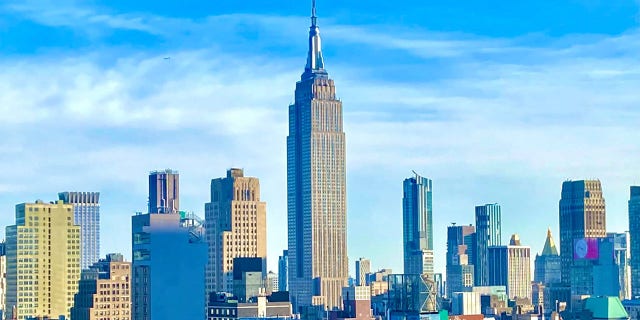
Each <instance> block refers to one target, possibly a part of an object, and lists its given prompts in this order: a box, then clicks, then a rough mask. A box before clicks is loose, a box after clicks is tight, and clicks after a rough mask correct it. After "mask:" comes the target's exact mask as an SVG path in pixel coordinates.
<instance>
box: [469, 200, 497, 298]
mask: <svg viewBox="0 0 640 320" xmlns="http://www.w3.org/2000/svg"><path fill="white" fill-rule="evenodd" d="M501 237H502V214H501V212H500V205H498V204H497V203H494V204H486V205H484V206H477V207H476V248H475V250H474V254H475V263H474V266H475V283H476V286H482V287H484V286H488V285H489V269H488V267H489V259H488V250H489V247H492V246H500V245H502V240H501Z"/></svg>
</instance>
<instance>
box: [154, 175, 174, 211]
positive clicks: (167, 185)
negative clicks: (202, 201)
mask: <svg viewBox="0 0 640 320" xmlns="http://www.w3.org/2000/svg"><path fill="white" fill-rule="evenodd" d="M178 211H180V174H179V173H178V171H174V170H171V169H167V170H164V171H153V172H151V173H150V174H149V213H178Z"/></svg>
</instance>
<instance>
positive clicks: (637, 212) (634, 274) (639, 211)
mask: <svg viewBox="0 0 640 320" xmlns="http://www.w3.org/2000/svg"><path fill="white" fill-rule="evenodd" d="M629 235H630V238H631V239H630V240H631V243H630V244H631V245H630V246H629V249H630V250H629V254H630V255H631V290H632V291H633V293H632V297H638V296H640V186H638V187H631V197H630V199H629Z"/></svg>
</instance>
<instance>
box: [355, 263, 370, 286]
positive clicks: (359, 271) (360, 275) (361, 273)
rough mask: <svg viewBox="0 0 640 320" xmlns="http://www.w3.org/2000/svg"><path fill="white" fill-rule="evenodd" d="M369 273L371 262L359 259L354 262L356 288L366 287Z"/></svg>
mask: <svg viewBox="0 0 640 320" xmlns="http://www.w3.org/2000/svg"><path fill="white" fill-rule="evenodd" d="M369 273H371V260H369V259H365V258H360V259H358V260H356V286H366V285H369V284H368V283H367V275H368V274H369Z"/></svg>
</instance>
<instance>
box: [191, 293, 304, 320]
mask: <svg viewBox="0 0 640 320" xmlns="http://www.w3.org/2000/svg"><path fill="white" fill-rule="evenodd" d="M292 318H293V310H292V308H291V302H289V295H288V294H287V293H286V292H278V293H274V294H272V295H271V296H268V297H265V296H259V297H256V298H255V299H254V300H253V301H250V302H241V301H238V299H237V298H236V297H234V296H233V295H231V294H228V293H220V294H211V296H210V298H209V300H208V306H207V319H208V320H257V319H292ZM179 319H187V318H179Z"/></svg>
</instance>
